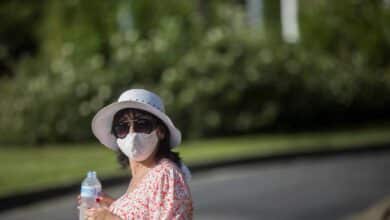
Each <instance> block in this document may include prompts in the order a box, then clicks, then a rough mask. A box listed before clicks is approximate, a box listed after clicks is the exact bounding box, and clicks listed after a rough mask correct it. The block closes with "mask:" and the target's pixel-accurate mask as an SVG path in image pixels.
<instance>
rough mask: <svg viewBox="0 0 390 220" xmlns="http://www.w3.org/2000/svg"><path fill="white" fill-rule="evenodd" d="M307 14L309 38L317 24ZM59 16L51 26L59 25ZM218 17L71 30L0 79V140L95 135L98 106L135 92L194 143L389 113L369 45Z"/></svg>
mask: <svg viewBox="0 0 390 220" xmlns="http://www.w3.org/2000/svg"><path fill="white" fill-rule="evenodd" d="M54 6H56V5H55V4H54ZM54 6H53V7H54ZM57 6H58V5H57ZM140 7H141V6H140ZM142 7H144V6H142ZM142 7H141V8H142ZM321 7H325V6H321ZM54 8H56V7H54ZM58 8H60V7H57V9H58ZM104 8H105V7H101V8H100V9H101V10H103V11H104ZM183 8H184V9H185V10H187V8H185V7H184V6H183ZM184 9H183V10H184ZM81 12H82V10H81ZM320 12H321V11H320ZM320 12H318V13H319V14H321V13H326V10H325V9H323V10H322V12H321V13H320ZM183 13H184V12H183ZM310 13H311V12H310ZM310 13H308V14H305V13H303V15H302V16H303V18H305V17H307V19H306V20H305V19H304V20H303V21H302V25H303V26H304V28H303V29H304V30H307V32H305V33H303V39H305V38H307V37H308V36H310V34H308V33H310V30H313V27H314V26H313V22H314V21H313V20H312V19H313V15H312V14H310ZM351 13H352V12H351ZM64 14H66V13H64ZM50 16H54V17H55V16H57V14H56V13H51V14H50ZM50 16H49V17H48V18H50ZM58 16H60V17H55V18H56V19H57V20H56V19H52V20H50V21H52V23H50V24H48V26H50V25H58V24H62V22H63V21H64V20H61V19H60V18H62V17H61V16H62V15H58ZM64 16H65V15H64ZM183 16H184V19H182V18H183ZM213 16H214V17H213V19H214V22H213V23H212V25H208V26H205V25H204V23H203V22H205V21H204V20H202V19H199V17H197V16H196V15H194V14H185V13H184V15H181V17H177V16H171V15H169V16H162V18H160V19H159V21H158V22H155V23H153V22H151V23H150V25H152V26H153V29H152V30H149V31H148V32H146V31H144V32H139V31H135V30H132V31H129V30H123V29H121V30H118V29H116V28H113V27H112V24H111V23H109V22H108V21H107V23H108V24H107V27H106V28H105V29H104V30H105V31H106V32H105V34H101V33H100V34H96V33H99V32H96V30H94V29H93V27H94V26H88V28H84V29H83V28H79V29H75V28H74V27H73V26H70V27H68V29H66V28H64V30H62V32H63V35H61V34H58V33H57V34H58V35H61V36H62V37H63V39H62V40H61V41H55V40H52V41H49V42H48V43H47V44H44V45H42V48H43V49H42V52H41V53H39V54H37V55H34V56H31V57H27V58H24V59H23V60H21V61H20V62H19V63H18V65H17V67H16V68H15V72H16V73H17V74H16V75H15V77H13V78H9V79H6V78H3V79H2V80H1V81H0V96H1V99H0V108H1V109H0V134H2V135H1V136H0V142H2V143H6V142H7V143H42V142H54V141H81V140H89V139H91V138H92V134H91V131H90V121H91V118H92V117H93V115H94V114H95V112H96V111H97V110H98V109H99V108H101V107H102V106H104V105H106V104H108V103H110V102H112V101H114V100H115V99H116V98H117V96H118V95H119V94H120V93H121V92H122V91H124V90H125V89H127V88H134V87H142V88H147V89H151V90H153V91H155V92H157V93H159V94H160V95H161V96H162V98H163V99H164V101H165V103H166V106H167V110H168V113H169V115H171V116H172V117H173V120H174V121H175V122H176V123H177V125H178V127H179V128H180V129H181V130H182V131H183V134H184V136H185V137H186V138H187V137H199V136H215V135H226V134H238V133H251V132H257V131H260V130H267V129H290V130H292V129H294V130H295V129H309V128H313V127H315V128H321V127H324V126H329V125H334V124H340V123H348V122H352V121H353V122H355V121H359V122H364V121H369V120H373V119H389V114H388V113H387V112H389V111H388V110H389V107H390V77H389V76H390V66H389V63H388V62H384V61H383V62H380V63H372V62H370V56H369V54H370V51H372V50H371V49H370V50H366V49H364V48H361V49H359V48H353V49H343V50H340V51H334V50H333V49H329V50H328V49H326V48H320V46H318V44H317V43H316V44H314V43H313V42H314V41H313V42H310V41H304V42H302V43H300V44H296V45H287V44H284V43H283V42H281V41H280V39H270V38H269V37H266V35H264V34H263V33H262V32H258V31H256V30H250V28H248V27H247V26H246V24H245V15H244V13H243V9H242V8H241V7H236V6H231V5H222V4H221V5H220V6H218V7H216V9H215V13H214V15H213ZM372 16H373V15H372ZM378 16H385V15H382V14H379V15H378ZM386 16H388V14H386ZM103 17H104V16H103ZM317 17H318V18H317V22H319V23H321V21H320V17H321V16H317ZM76 18H77V19H80V18H79V17H77V16H76ZM76 18H75V19H76ZM381 18H382V17H381ZM62 19H65V18H62ZM67 19H69V18H68V17H67ZM96 19H99V17H96ZM54 21H55V22H54ZM76 21H77V20H76ZM83 21H84V20H83ZM53 22H54V23H53ZM84 22H86V21H84ZM68 23H72V22H68ZM73 23H74V24H75V22H73ZM86 23H87V22H86ZM97 23H98V26H102V25H103V24H102V23H101V22H100V23H99V22H97ZM87 24H88V23H87ZM110 25H111V26H110ZM331 25H333V23H332V24H331ZM103 26H104V25H103ZM135 26H136V25H135ZM104 27H105V26H104ZM359 28H364V26H362V27H359ZM383 28H385V26H383ZM42 29H43V30H45V29H44V28H42ZM385 30H386V31H388V30H387V29H385ZM59 31H61V30H60V29H59ZM70 31H74V32H75V33H77V34H72V33H73V32H70ZM45 33H46V32H45ZM60 33H61V32H60ZM146 33H147V34H146ZM326 34H327V35H329V33H328V32H327V33H326ZM334 34H336V33H334ZM321 36H322V35H321ZM353 36H355V35H353ZM359 36H360V35H359ZM356 37H358V35H356ZM323 38H326V36H323ZM55 39H57V38H55ZM329 39H335V38H333V37H330V36H328V38H326V40H329ZM326 40H324V39H323V41H326ZM377 41H380V42H377V43H379V44H380V45H382V47H383V48H388V47H389V42H388V41H387V38H378V39H377ZM50 48H54V50H53V49H52V50H51V49H50ZM340 48H341V47H340ZM366 48H368V47H366ZM370 48H371V47H370ZM45 51H47V52H45ZM383 53H384V52H383ZM355 54H363V55H364V56H360V55H357V56H355ZM354 57H355V58H356V57H357V58H356V59H355V58H354Z"/></svg>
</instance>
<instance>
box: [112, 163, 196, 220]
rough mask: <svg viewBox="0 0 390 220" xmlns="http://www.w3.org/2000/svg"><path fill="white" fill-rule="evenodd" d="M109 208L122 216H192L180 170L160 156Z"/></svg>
mask: <svg viewBox="0 0 390 220" xmlns="http://www.w3.org/2000/svg"><path fill="white" fill-rule="evenodd" d="M109 209H110V211H111V212H112V213H114V214H115V215H117V216H119V217H121V218H122V219H123V220H130V219H153V220H154V219H156V220H157V219H192V215H193V213H192V212H193V208H192V198H191V193H190V189H189V187H188V185H187V183H186V181H185V178H184V175H183V173H182V172H181V170H180V169H179V168H178V167H177V166H176V165H175V164H174V163H173V162H172V161H170V160H169V159H161V160H160V161H159V162H158V164H157V165H156V166H155V167H153V168H152V169H151V170H149V172H148V173H147V174H146V175H145V177H144V178H143V179H142V180H141V182H140V183H139V184H138V185H137V187H136V188H134V190H133V191H131V192H126V193H125V194H124V195H122V196H121V197H120V198H119V199H117V200H116V201H114V202H113V203H112V204H111V205H110V207H109Z"/></svg>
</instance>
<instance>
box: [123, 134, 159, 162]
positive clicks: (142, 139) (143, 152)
mask: <svg viewBox="0 0 390 220" xmlns="http://www.w3.org/2000/svg"><path fill="white" fill-rule="evenodd" d="M116 143H117V144H118V146H119V148H120V149H121V151H122V152H123V153H124V154H125V155H126V156H128V157H129V158H130V159H132V160H135V161H144V160H146V159H147V158H148V157H149V156H150V155H151V154H152V153H153V151H154V149H156V147H157V143H158V137H157V133H156V130H154V131H152V132H151V133H150V134H145V133H136V132H135V133H131V134H130V133H128V134H127V136H126V137H125V138H123V139H120V138H117V139H116Z"/></svg>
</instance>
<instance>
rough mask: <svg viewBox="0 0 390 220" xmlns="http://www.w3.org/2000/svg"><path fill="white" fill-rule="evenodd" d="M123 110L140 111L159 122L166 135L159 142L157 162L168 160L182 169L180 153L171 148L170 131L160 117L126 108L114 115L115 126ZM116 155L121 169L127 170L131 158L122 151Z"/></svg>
mask: <svg viewBox="0 0 390 220" xmlns="http://www.w3.org/2000/svg"><path fill="white" fill-rule="evenodd" d="M123 110H133V111H139V112H142V113H144V114H148V115H151V116H152V117H154V118H155V119H156V120H157V126H158V127H159V128H160V129H162V130H163V132H164V134H165V135H164V139H162V140H160V141H159V142H158V146H157V153H156V159H157V161H159V160H161V159H163V158H167V159H169V160H171V161H172V162H174V163H175V164H176V165H177V166H178V167H179V168H180V167H181V158H180V156H179V153H178V152H173V151H172V149H171V147H170V146H169V142H170V138H169V137H170V135H169V130H168V128H167V127H166V125H165V124H164V123H163V122H162V121H161V120H160V119H159V118H158V117H156V116H154V115H153V114H150V113H149V112H146V111H142V110H138V109H132V108H126V109H122V110H120V111H118V112H117V113H116V114H115V115H114V120H113V122H112V124H113V125H114V123H115V122H116V121H117V120H119V118H118V117H119V116H120V115H122V114H121V113H122V112H123ZM118 113H120V114H118ZM111 133H113V129H111ZM116 153H117V160H118V162H119V164H120V166H121V168H122V169H126V168H127V167H128V166H129V165H130V161H129V158H128V157H127V156H126V155H125V154H124V153H123V152H122V151H121V150H120V149H119V150H118V151H116Z"/></svg>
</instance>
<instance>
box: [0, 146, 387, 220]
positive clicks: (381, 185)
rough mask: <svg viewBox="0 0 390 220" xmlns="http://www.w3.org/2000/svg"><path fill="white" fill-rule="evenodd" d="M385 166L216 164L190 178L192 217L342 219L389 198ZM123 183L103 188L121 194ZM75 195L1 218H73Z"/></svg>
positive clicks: (333, 161) (355, 158) (358, 162)
mask: <svg viewBox="0 0 390 220" xmlns="http://www.w3.org/2000/svg"><path fill="white" fill-rule="evenodd" d="M389 170H390V151H385V152H371V153H367V154H357V155H356V154H355V155H342V156H332V157H325V158H316V159H310V158H306V159H295V160H288V161H284V162H267V163H254V164H249V165H248V164H247V165H241V166H232V167H224V168H217V169H213V170H210V171H206V172H201V173H198V174H196V175H194V176H193V180H192V181H191V184H190V186H191V191H192V194H193V199H194V207H195V216H194V217H195V219H213V220H218V219H227V220H229V219H265V220H284V219H299V220H302V219H316V220H322V219H323V220H325V219H326V220H330V219H342V218H345V217H347V216H349V215H351V214H353V213H355V212H357V211H361V210H363V209H365V208H367V207H369V206H370V205H372V204H374V203H376V202H378V201H379V200H381V199H383V198H385V197H388V196H390V172H389ZM103 187H104V186H103ZM126 187H127V186H126V184H125V185H122V186H119V187H106V188H105V190H106V191H107V192H108V193H110V194H111V195H113V196H120V195H121V194H122V193H123V192H125V190H126ZM75 198H76V194H74V195H67V196H63V197H60V198H56V199H51V200H47V201H43V202H40V203H38V204H34V205H30V206H27V207H23V208H19V209H13V210H10V211H7V212H2V213H0V219H2V220H22V219H39V220H46V219H47V220H49V219H50V220H53V219H55V220H65V219H66V220H69V219H77V218H78V217H77V209H76V200H75Z"/></svg>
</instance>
